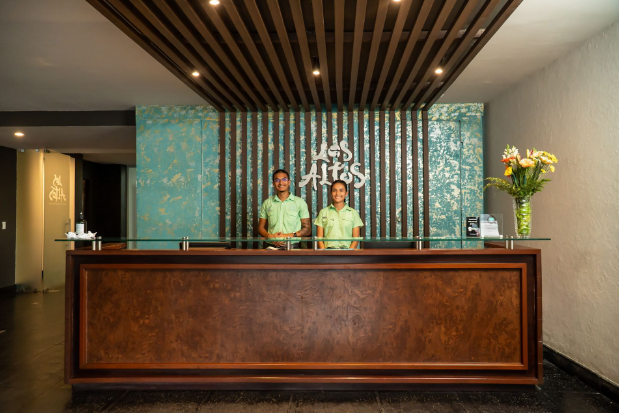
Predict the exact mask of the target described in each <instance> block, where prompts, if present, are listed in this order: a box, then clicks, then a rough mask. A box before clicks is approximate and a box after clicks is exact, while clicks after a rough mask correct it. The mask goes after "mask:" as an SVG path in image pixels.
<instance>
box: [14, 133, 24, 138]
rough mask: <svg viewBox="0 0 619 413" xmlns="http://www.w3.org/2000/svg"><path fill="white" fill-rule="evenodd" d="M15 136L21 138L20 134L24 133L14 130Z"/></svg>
mask: <svg viewBox="0 0 619 413" xmlns="http://www.w3.org/2000/svg"><path fill="white" fill-rule="evenodd" d="M15 136H17V137H18V138H21V137H22V136H24V134H23V133H22V132H15Z"/></svg>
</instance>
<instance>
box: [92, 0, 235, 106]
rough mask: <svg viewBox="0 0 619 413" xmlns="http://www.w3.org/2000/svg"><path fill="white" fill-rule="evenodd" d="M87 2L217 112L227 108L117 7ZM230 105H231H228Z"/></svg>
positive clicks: (94, 0)
mask: <svg viewBox="0 0 619 413" xmlns="http://www.w3.org/2000/svg"><path fill="white" fill-rule="evenodd" d="M87 1H88V3H89V4H90V5H91V6H92V7H94V8H95V9H96V10H97V11H98V12H99V13H101V14H102V15H103V16H104V17H106V18H107V19H108V20H109V21H111V22H112V23H113V24H114V25H115V26H116V27H118V28H119V29H120V30H121V31H122V32H123V33H125V34H126V35H127V36H129V38H130V39H132V40H133V41H134V42H136V43H137V44H138V46H140V47H141V48H142V49H143V50H145V51H146V52H147V53H148V54H150V55H151V56H152V57H153V58H155V60H157V61H158V62H159V63H161V64H162V65H163V67H165V68H166V69H168V70H169V71H170V72H171V73H172V74H173V75H175V76H176V77H177V78H178V79H179V80H180V81H181V82H183V83H184V84H185V85H187V86H189V88H190V89H191V90H193V91H194V92H196V93H197V94H198V95H199V96H200V97H201V98H202V99H204V100H205V101H206V102H207V103H208V104H210V105H211V106H213V107H214V108H215V109H216V110H218V111H219V112H222V111H223V110H224V109H227V107H224V106H229V103H228V102H226V101H222V100H220V99H218V97H217V95H211V94H210V92H208V89H206V88H204V87H203V85H202V84H198V82H195V81H194V79H192V78H190V76H189V74H188V72H187V71H186V70H183V68H181V67H179V65H178V64H176V63H175V62H172V61H171V60H170V58H169V57H168V56H166V55H165V54H163V53H162V51H161V50H160V49H158V48H155V47H153V46H152V42H151V41H150V40H149V39H148V38H147V36H146V35H145V34H144V33H143V32H138V31H136V28H135V26H133V25H131V24H130V23H129V22H128V21H127V19H125V18H122V17H121V16H122V15H121V14H120V13H119V12H118V10H117V9H115V8H113V7H112V6H111V5H110V4H107V3H106V4H102V3H99V2H98V1H97V0H87ZM230 107H231V106H230Z"/></svg>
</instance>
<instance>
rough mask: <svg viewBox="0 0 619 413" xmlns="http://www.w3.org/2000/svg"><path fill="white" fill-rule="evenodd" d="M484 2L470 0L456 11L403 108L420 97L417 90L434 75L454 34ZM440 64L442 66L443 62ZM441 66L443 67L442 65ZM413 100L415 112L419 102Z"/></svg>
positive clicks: (405, 108) (481, 0)
mask: <svg viewBox="0 0 619 413" xmlns="http://www.w3.org/2000/svg"><path fill="white" fill-rule="evenodd" d="M484 2H485V0H470V1H468V2H467V3H465V4H464V7H463V8H462V9H461V10H460V12H459V13H458V16H457V17H456V20H455V21H454V22H453V24H452V26H451V28H450V29H449V31H448V33H447V37H445V39H444V40H443V44H441V48H440V49H439V50H438V52H437V53H436V55H434V58H433V59H432V62H431V63H430V65H429V66H428V69H427V70H426V73H425V74H424V75H423V77H422V78H421V80H420V81H419V84H417V87H416V88H415V89H414V90H413V92H412V93H411V94H410V97H409V98H408V100H407V101H406V102H405V103H404V106H402V108H403V109H404V110H408V108H409V107H410V105H411V104H412V103H413V99H415V98H419V97H420V96H418V95H419V92H420V91H421V88H422V86H423V85H424V84H425V83H426V82H427V81H428V79H430V77H432V76H433V75H434V76H436V73H435V72H434V71H435V70H436V68H437V67H438V66H439V65H440V63H441V60H443V58H444V56H445V54H446V53H447V51H448V50H449V48H450V47H451V45H452V44H453V42H454V40H455V39H456V34H457V33H458V31H459V30H460V29H461V28H462V26H464V24H465V23H466V22H467V21H468V20H469V18H470V17H471V15H472V14H473V12H474V11H475V10H476V9H477V6H479V5H481V4H482V3H484ZM442 66H444V64H443V65H442ZM441 68H442V69H444V68H443V67H441ZM415 102H416V103H415V108H414V109H413V110H414V111H415V112H416V111H417V110H419V108H420V104H419V101H415Z"/></svg>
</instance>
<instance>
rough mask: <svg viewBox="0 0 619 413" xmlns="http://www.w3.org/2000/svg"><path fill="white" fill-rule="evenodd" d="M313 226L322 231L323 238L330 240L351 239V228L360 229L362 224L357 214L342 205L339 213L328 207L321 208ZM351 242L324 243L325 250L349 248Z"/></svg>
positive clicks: (331, 206)
mask: <svg viewBox="0 0 619 413" xmlns="http://www.w3.org/2000/svg"><path fill="white" fill-rule="evenodd" d="M314 225H316V226H319V227H322V228H323V229H324V237H325V238H330V239H338V238H340V239H341V238H352V230H353V228H357V227H362V226H363V222H361V218H359V213H358V212H357V211H355V210H354V209H353V208H351V207H349V206H348V205H344V207H343V208H342V209H340V210H339V211H338V210H337V209H336V208H335V207H334V206H333V204H331V205H329V206H328V207H326V208H323V209H322V210H321V211H320V213H319V214H318V218H316V220H315V221H314ZM352 242H353V241H331V242H328V241H326V242H325V248H350V244H351V243H352Z"/></svg>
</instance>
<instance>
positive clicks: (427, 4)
mask: <svg viewBox="0 0 619 413" xmlns="http://www.w3.org/2000/svg"><path fill="white" fill-rule="evenodd" d="M433 5H434V0H426V1H424V2H423V4H422V5H421V9H420V10H419V14H418V15H417V19H416V20H415V25H414V26H413V30H412V31H411V35H410V36H409V38H408V42H407V43H406V47H405V48H404V52H403V53H402V56H401V58H400V63H399V64H398V68H397V69H396V71H395V74H394V75H393V78H392V79H391V86H389V89H388V90H387V94H386V95H385V97H384V98H383V104H382V106H381V110H385V109H387V107H388V106H390V101H391V96H393V93H394V92H395V90H396V88H397V89H399V90H401V89H402V88H403V85H400V83H399V82H400V78H401V77H402V74H403V73H404V69H405V68H406V65H407V63H408V60H409V59H410V56H411V54H412V53H413V49H414V48H415V45H416V44H417V40H418V39H419V36H420V34H421V29H423V25H424V24H425V22H426V19H427V18H428V15H429V14H430V10H431V9H432V6H433Z"/></svg>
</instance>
